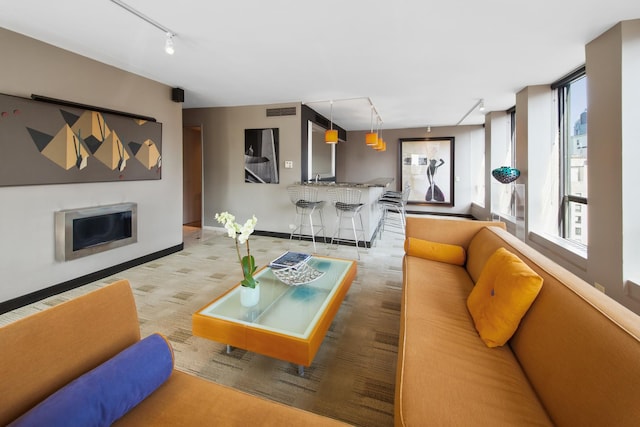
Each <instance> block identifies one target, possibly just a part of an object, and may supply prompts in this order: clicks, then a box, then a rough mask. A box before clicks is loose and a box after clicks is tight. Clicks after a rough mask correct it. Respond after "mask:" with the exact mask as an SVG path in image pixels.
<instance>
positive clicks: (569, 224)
mask: <svg viewBox="0 0 640 427" xmlns="http://www.w3.org/2000/svg"><path fill="white" fill-rule="evenodd" d="M552 87H554V88H555V89H557V91H558V100H559V102H558V125H559V136H560V150H561V151H560V152H561V161H560V215H559V219H560V221H559V224H558V230H559V234H560V236H561V237H563V238H565V239H568V240H570V241H573V242H575V243H579V244H581V245H585V246H586V245H587V243H588V232H587V224H588V215H587V214H588V209H587V196H588V185H587V184H588V181H587V171H588V166H589V165H588V161H587V160H588V149H587V147H588V142H587V141H588V139H587V77H586V74H585V70H584V68H582V69H580V70H577V71H576V72H574V73H572V74H571V75H570V76H568V77H566V78H565V79H563V80H562V81H560V82H557V83H555V84H554V85H552Z"/></svg>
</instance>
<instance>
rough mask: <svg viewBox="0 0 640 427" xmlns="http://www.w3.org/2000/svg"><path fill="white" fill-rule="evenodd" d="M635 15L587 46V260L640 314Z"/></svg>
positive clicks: (596, 277)
mask: <svg viewBox="0 0 640 427" xmlns="http://www.w3.org/2000/svg"><path fill="white" fill-rule="evenodd" d="M639 57H640V20H634V21H625V22H622V23H619V24H617V25H616V26H614V27H613V28H611V29H610V30H608V31H607V32H605V33H604V34H602V35H601V36H599V37H597V38H596V39H595V40H593V41H592V42H591V43H589V44H588V45H587V49H586V58H587V62H586V69H587V91H588V93H587V102H588V126H589V130H588V133H589V164H590V167H589V171H588V174H589V175H588V181H589V205H588V209H589V262H588V273H589V276H590V278H591V279H592V281H594V282H598V283H600V284H601V285H603V286H605V288H606V291H607V294H609V295H610V296H612V297H613V298H614V299H616V300H617V301H619V302H621V303H622V304H624V305H626V306H627V307H629V308H631V309H633V310H635V311H636V312H637V313H640V292H639V290H638V288H637V287H636V285H633V284H629V283H627V281H628V280H633V281H635V282H636V283H638V282H640V267H638V265H640V255H639V254H640V223H639V221H638V212H639V210H640V201H639V197H638V195H639V194H640V193H639V192H638V182H637V181H638V178H637V177H638V161H637V159H638V156H640V148H639V142H640V127H639V126H638V117H640V114H639V113H640V77H639V76H640V60H639V59H638V58H639Z"/></svg>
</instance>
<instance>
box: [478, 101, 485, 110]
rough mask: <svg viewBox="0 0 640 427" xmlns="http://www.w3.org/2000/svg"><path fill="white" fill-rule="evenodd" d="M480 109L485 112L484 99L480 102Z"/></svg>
mask: <svg viewBox="0 0 640 427" xmlns="http://www.w3.org/2000/svg"><path fill="white" fill-rule="evenodd" d="M478 109H479V110H480V111H482V112H484V99H481V100H480V104H478Z"/></svg>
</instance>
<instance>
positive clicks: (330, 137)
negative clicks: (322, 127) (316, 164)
mask: <svg viewBox="0 0 640 427" xmlns="http://www.w3.org/2000/svg"><path fill="white" fill-rule="evenodd" d="M324 142H326V143H327V144H337V143H338V130H337V129H327V130H326V131H325V133H324Z"/></svg>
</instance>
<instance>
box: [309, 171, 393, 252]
mask: <svg viewBox="0 0 640 427" xmlns="http://www.w3.org/2000/svg"><path fill="white" fill-rule="evenodd" d="M391 183H393V178H376V179H372V180H370V181H366V182H328V181H318V182H315V181H314V182H305V183H302V185H309V186H313V187H318V200H325V201H326V204H325V208H324V226H325V230H326V232H325V236H326V237H327V239H331V237H332V236H333V234H334V231H335V230H336V227H337V224H336V222H337V219H338V215H337V213H336V209H335V208H334V207H333V205H332V204H331V198H330V197H329V193H328V190H329V189H330V188H337V187H338V188H344V187H347V188H355V189H358V190H360V191H361V193H362V196H361V199H360V203H364V204H365V206H364V207H363V208H362V211H361V213H362V223H363V226H364V234H365V245H366V246H367V247H370V246H371V242H372V241H373V240H374V239H375V236H376V232H377V230H378V226H379V224H380V220H381V219H382V212H381V210H380V208H379V206H378V199H379V198H380V196H381V195H382V193H383V192H384V191H386V190H388V189H389V188H388V187H389V185H391ZM343 222H346V220H343ZM359 225H360V224H358V223H357V219H356V226H357V227H359ZM344 226H345V225H344V224H343V227H344ZM359 236H360V235H359ZM317 238H318V237H316V239H317ZM341 238H343V239H344V238H346V239H349V240H353V233H352V232H348V231H347V230H342V236H341ZM328 241H329V240H328Z"/></svg>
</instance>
